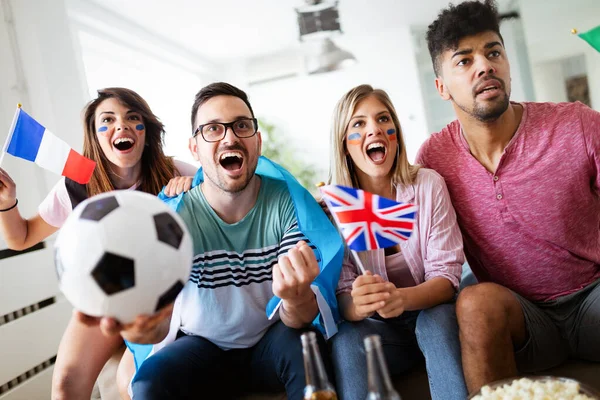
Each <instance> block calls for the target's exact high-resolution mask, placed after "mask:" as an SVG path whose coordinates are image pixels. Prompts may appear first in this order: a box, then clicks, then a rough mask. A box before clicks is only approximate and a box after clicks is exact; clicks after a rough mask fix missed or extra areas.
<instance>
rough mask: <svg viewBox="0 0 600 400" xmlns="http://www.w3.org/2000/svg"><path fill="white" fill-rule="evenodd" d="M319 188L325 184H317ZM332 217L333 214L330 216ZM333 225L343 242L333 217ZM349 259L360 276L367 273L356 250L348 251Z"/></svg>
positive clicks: (326, 205)
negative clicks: (358, 270)
mask: <svg viewBox="0 0 600 400" xmlns="http://www.w3.org/2000/svg"><path fill="white" fill-rule="evenodd" d="M321 186H325V183H324V182H319V183H317V187H319V188H320V187H321ZM324 203H325V207H327V209H328V210H329V204H327V202H326V201H324ZM329 213H330V214H331V210H330V211H329ZM332 216H333V214H332ZM333 225H335V228H336V229H337V231H338V233H339V234H340V236H341V237H342V240H344V241H345V240H346V239H345V238H344V235H343V234H342V230H341V229H340V226H339V225H338V222H337V220H336V218H335V217H334V218H333ZM350 257H351V258H352V261H353V262H354V264H355V265H356V266H357V267H358V269H360V273H361V274H362V275H365V274H366V273H367V270H366V269H365V266H364V265H363V263H362V261H361V260H360V257H358V253H357V252H356V250H352V249H350Z"/></svg>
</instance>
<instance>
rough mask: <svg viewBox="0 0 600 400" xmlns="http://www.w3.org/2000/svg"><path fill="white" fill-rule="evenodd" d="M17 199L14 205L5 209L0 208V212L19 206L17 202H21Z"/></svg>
mask: <svg viewBox="0 0 600 400" xmlns="http://www.w3.org/2000/svg"><path fill="white" fill-rule="evenodd" d="M15 200H17V201H15V205H14V206H12V207H8V208H5V209H4V210H0V212H5V211H10V210H12V209H13V208H15V207H16V206H17V204H19V199H15Z"/></svg>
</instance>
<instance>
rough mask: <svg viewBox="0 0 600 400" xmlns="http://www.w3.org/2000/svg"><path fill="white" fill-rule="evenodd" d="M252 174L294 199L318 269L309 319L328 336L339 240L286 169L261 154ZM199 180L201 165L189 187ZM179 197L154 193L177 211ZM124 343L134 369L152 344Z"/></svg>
mask: <svg viewBox="0 0 600 400" xmlns="http://www.w3.org/2000/svg"><path fill="white" fill-rule="evenodd" d="M256 174H257V175H261V176H266V177H269V178H272V179H276V180H280V181H284V182H285V183H286V184H287V187H288V189H289V192H290V195H291V197H292V200H293V202H294V208H295V212H296V219H297V221H298V228H299V230H300V231H301V232H302V233H303V234H304V235H305V236H306V237H307V238H308V240H309V241H310V242H311V243H312V244H313V245H314V246H315V247H316V253H315V255H316V257H317V260H318V262H319V268H320V269H321V272H320V274H319V275H318V276H317V278H316V279H315V281H314V282H313V284H312V288H313V291H314V292H315V293H317V292H319V294H320V296H319V295H317V302H318V304H319V310H320V312H319V314H318V315H317V317H316V318H315V320H314V321H313V325H314V326H315V327H316V328H317V329H319V330H320V331H321V332H322V333H323V334H324V336H325V337H326V338H329V337H331V336H333V335H334V334H335V333H336V332H337V327H336V326H335V325H336V324H337V323H339V322H340V320H341V318H340V314H339V310H338V305H337V300H336V296H335V289H336V287H337V283H338V280H339V277H340V272H341V269H342V260H343V257H344V245H343V242H342V239H341V237H340V235H339V233H338V231H337V229H336V228H335V227H334V226H333V224H332V223H331V222H330V221H329V219H328V218H327V215H325V213H324V212H323V210H322V209H321V206H320V205H319V204H318V203H317V201H316V200H315V199H314V197H313V196H312V195H311V194H310V193H309V192H308V190H306V189H305V188H304V187H303V186H302V185H300V183H298V181H297V180H296V178H294V177H293V176H292V174H290V173H289V172H288V171H287V170H285V169H284V168H283V167H281V166H280V165H278V164H276V163H275V162H273V161H271V160H269V159H268V158H266V157H262V156H261V157H260V158H259V159H258V165H257V167H256ZM203 181H204V173H203V171H202V168H200V169H198V172H197V173H196V176H194V180H193V181H192V187H196V186H198V185H199V184H201V183H202V182H203ZM183 196H184V193H181V194H180V195H179V196H177V197H167V196H165V194H164V190H163V192H160V193H159V194H158V198H159V199H161V200H162V201H164V202H165V203H166V204H167V205H168V206H169V207H171V208H172V209H173V210H175V211H178V210H179V208H180V207H181V205H182V204H183ZM280 303H281V299H280V298H278V297H277V296H273V298H272V299H271V300H269V303H268V304H267V308H266V313H267V316H268V317H269V318H270V317H271V316H272V315H273V314H274V313H275V312H276V311H277V309H278V307H279V304H280ZM332 323H333V325H332ZM127 346H128V347H129V350H131V352H132V353H133V355H134V359H135V366H136V370H137V369H138V368H139V367H140V366H141V365H142V362H143V361H144V360H145V359H146V358H147V357H148V355H149V354H150V352H151V350H152V345H141V344H135V343H129V342H127Z"/></svg>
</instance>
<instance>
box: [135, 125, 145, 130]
mask: <svg viewBox="0 0 600 400" xmlns="http://www.w3.org/2000/svg"><path fill="white" fill-rule="evenodd" d="M144 128H145V126H144V124H137V125H136V126H135V130H136V131H143V130H144Z"/></svg>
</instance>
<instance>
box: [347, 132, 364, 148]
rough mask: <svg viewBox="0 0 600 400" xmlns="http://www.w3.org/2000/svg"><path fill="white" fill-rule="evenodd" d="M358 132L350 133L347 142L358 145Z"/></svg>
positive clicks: (359, 137)
mask: <svg viewBox="0 0 600 400" xmlns="http://www.w3.org/2000/svg"><path fill="white" fill-rule="evenodd" d="M360 139H361V136H360V133H351V134H349V135H348V144H353V145H360Z"/></svg>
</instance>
